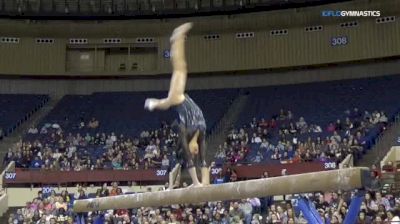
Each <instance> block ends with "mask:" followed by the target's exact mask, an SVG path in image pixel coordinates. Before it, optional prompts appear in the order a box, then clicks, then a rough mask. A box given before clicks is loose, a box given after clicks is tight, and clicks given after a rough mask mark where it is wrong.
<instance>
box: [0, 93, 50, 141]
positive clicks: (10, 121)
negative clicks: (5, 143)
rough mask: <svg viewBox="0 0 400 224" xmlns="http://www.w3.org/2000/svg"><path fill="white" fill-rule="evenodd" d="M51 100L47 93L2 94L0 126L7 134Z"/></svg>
mask: <svg viewBox="0 0 400 224" xmlns="http://www.w3.org/2000/svg"><path fill="white" fill-rule="evenodd" d="M48 100H49V96H47V95H33V94H0V107H1V109H0V128H1V129H2V131H3V135H5V136H7V135H8V134H10V133H11V132H12V131H14V130H15V128H17V127H18V126H19V125H20V124H21V123H23V122H24V121H26V120H27V119H28V118H29V117H30V116H31V115H32V114H33V113H34V112H36V111H37V110H38V109H40V108H41V107H43V106H44V104H45V103H46V102H47V101H48Z"/></svg>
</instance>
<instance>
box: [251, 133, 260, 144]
mask: <svg viewBox="0 0 400 224" xmlns="http://www.w3.org/2000/svg"><path fill="white" fill-rule="evenodd" d="M261 142H262V141H261V138H260V137H259V136H258V135H257V134H256V133H253V137H252V138H251V143H255V144H260V143H261Z"/></svg>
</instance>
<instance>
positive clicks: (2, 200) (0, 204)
mask: <svg viewBox="0 0 400 224" xmlns="http://www.w3.org/2000/svg"><path fill="white" fill-rule="evenodd" d="M7 210H8V195H7V194H6V193H4V194H3V195H1V196H0V217H2V216H3V215H4V213H6V212H7Z"/></svg>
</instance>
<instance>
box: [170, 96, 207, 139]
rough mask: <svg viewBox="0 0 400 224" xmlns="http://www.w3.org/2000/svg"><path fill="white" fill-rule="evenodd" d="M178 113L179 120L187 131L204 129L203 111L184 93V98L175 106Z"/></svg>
mask: <svg viewBox="0 0 400 224" xmlns="http://www.w3.org/2000/svg"><path fill="white" fill-rule="evenodd" d="M175 109H176V111H177V112H178V115H179V120H180V122H181V124H183V125H184V126H185V127H186V129H187V130H188V131H195V130H200V131H205V130H206V121H205V120H204V116H203V112H202V111H201V109H200V107H199V106H197V104H196V103H195V102H194V101H193V100H192V98H190V97H189V95H187V94H185V100H184V101H183V102H182V103H181V104H179V105H178V106H176V107H175Z"/></svg>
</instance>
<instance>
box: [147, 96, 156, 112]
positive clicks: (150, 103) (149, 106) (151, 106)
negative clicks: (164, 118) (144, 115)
mask: <svg viewBox="0 0 400 224" xmlns="http://www.w3.org/2000/svg"><path fill="white" fill-rule="evenodd" d="M158 103H159V100H158V99H154V98H148V99H146V101H145V103H144V108H145V109H147V110H149V111H153V110H154V109H155V108H156V106H157V105H158Z"/></svg>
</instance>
